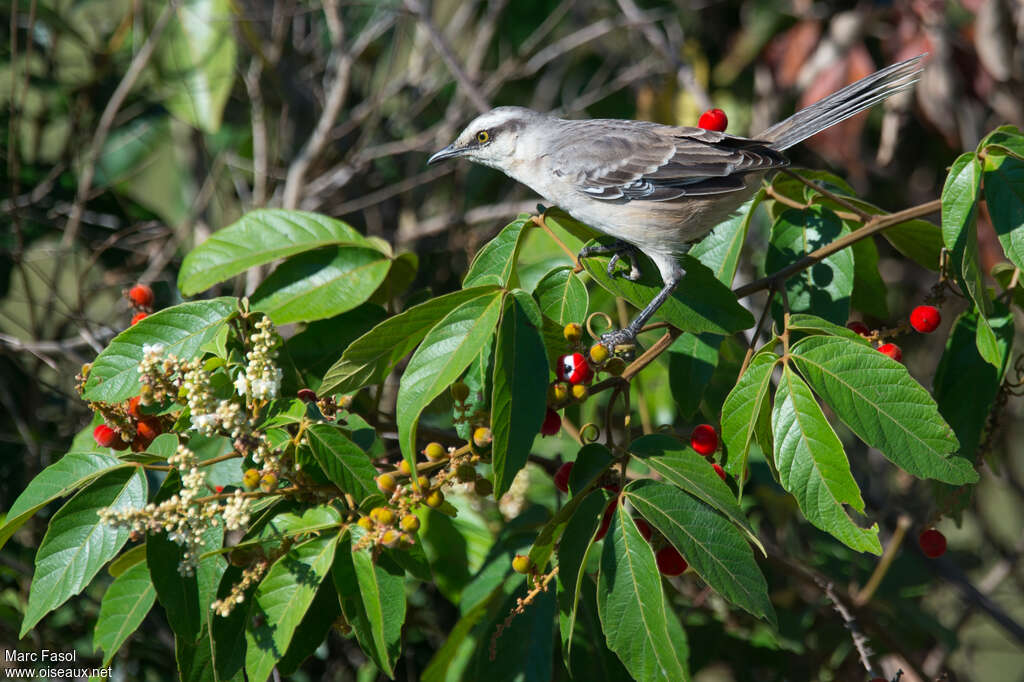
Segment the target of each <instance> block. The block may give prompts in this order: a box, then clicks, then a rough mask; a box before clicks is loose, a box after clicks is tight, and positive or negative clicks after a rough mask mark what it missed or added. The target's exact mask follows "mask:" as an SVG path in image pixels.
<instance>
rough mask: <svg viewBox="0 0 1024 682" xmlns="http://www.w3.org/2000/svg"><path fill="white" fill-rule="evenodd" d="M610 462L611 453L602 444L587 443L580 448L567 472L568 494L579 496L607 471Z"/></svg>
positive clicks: (611, 458) (611, 459)
mask: <svg viewBox="0 0 1024 682" xmlns="http://www.w3.org/2000/svg"><path fill="white" fill-rule="evenodd" d="M612 461H613V457H612V451H611V450H609V449H608V446H607V445H604V444H603V443H587V444H586V445H584V446H583V447H582V448H580V449H579V452H577V453H576V460H575V461H574V462H573V465H572V471H571V472H569V494H570V495H573V496H576V495H578V494H580V493H581V492H582V491H583V489H584V488H586V487H587V486H589V485H591V484H592V483H593V482H594V481H595V480H596V479H597V478H598V477H599V476H601V475H602V474H603V473H604V472H605V471H607V470H608V467H609V466H611V465H612Z"/></svg>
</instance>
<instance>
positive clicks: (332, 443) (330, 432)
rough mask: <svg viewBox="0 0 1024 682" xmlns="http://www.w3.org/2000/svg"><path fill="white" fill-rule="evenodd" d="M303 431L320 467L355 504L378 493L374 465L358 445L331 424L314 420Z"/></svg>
mask: <svg viewBox="0 0 1024 682" xmlns="http://www.w3.org/2000/svg"><path fill="white" fill-rule="evenodd" d="M306 433H307V434H308V438H309V448H310V450H312V451H313V457H315V458H316V461H317V463H318V464H319V465H320V468H322V469H323V470H324V473H325V474H327V477H328V478H329V479H331V482H332V483H334V484H335V485H336V486H338V487H339V488H340V489H341V491H342V492H345V493H350V494H351V495H352V497H353V498H355V501H356V504H362V501H363V500H365V499H366V498H367V497H369V496H370V495H375V494H376V493H377V485H376V483H375V482H374V477H375V476H376V475H377V469H376V468H374V466H373V463H372V462H370V458H369V457H368V456H367V455H366V453H365V452H363V450H362V449H361V448H360V447H359V446H358V445H356V444H355V443H353V442H352V441H350V440H349V439H348V438H346V437H345V436H344V435H342V433H341V432H340V431H339V430H338V429H337V428H336V427H334V426H331V425H330V424H313V425H312V426H310V427H309V428H308V429H306Z"/></svg>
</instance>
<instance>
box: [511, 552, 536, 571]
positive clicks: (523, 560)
mask: <svg viewBox="0 0 1024 682" xmlns="http://www.w3.org/2000/svg"><path fill="white" fill-rule="evenodd" d="M531 563H532V562H531V561H530V557H528V556H526V555H525V554H516V557H515V558H514V559H512V570H513V571H515V572H516V573H529V572H530V568H532V566H531Z"/></svg>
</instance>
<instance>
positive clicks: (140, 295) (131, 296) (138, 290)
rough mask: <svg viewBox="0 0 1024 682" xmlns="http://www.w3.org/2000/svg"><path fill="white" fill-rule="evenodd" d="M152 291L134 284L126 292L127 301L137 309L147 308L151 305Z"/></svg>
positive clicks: (143, 285) (142, 285)
mask: <svg viewBox="0 0 1024 682" xmlns="http://www.w3.org/2000/svg"><path fill="white" fill-rule="evenodd" d="M153 298H154V296H153V290H152V289H150V288H149V287H148V286H146V285H145V284H136V285H135V286H133V287H132V288H131V289H129V290H128V300H129V301H131V302H132V305H134V306H136V307H139V308H149V307H150V306H152V305H153Z"/></svg>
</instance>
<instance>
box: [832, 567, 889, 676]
mask: <svg viewBox="0 0 1024 682" xmlns="http://www.w3.org/2000/svg"><path fill="white" fill-rule="evenodd" d="M818 585H819V586H820V587H821V589H822V591H824V593H825V596H826V597H828V600H829V601H830V602H832V607H833V608H834V609H835V610H836V611H838V612H839V616H840V617H841V618H842V619H843V625H844V626H845V627H846V629H847V630H849V631H850V638H851V639H852V640H853V646H854V648H856V649H857V655H858V656H859V657H860V663H861V665H863V666H864V670H866V671H867V673H868V675H872V676H873V675H875V668H874V666H873V665H872V664H871V654H873V653H874V652H873V651H871V646H870V645H869V644H868V638H867V637H866V636H865V635H864V633H863V632H861V631H860V626H859V625H857V619H856V618H854V617H853V614H852V613H850V611H849V609H847V608H846V607H845V606H844V605H843V602H841V601H839V597H838V596H836V592H835V586H834V585H833V584H832V583H831V582H825V581H822V580H819V581H818Z"/></svg>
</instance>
